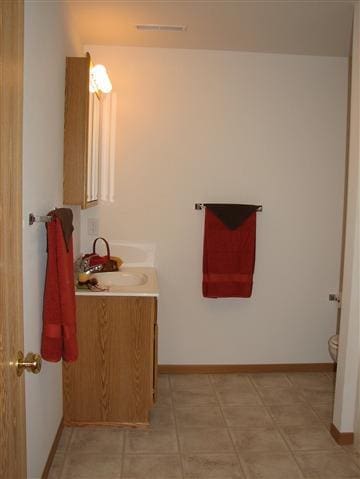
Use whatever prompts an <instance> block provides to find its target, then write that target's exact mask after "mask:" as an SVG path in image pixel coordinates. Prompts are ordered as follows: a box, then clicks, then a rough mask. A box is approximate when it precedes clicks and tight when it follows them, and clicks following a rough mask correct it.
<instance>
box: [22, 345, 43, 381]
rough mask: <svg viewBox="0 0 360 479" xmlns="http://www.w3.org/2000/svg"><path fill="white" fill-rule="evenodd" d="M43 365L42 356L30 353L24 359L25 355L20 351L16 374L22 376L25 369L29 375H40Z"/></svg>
mask: <svg viewBox="0 0 360 479" xmlns="http://www.w3.org/2000/svg"><path fill="white" fill-rule="evenodd" d="M41 363H42V359H41V356H40V354H34V353H28V354H27V355H26V358H25V359H24V353H23V352H22V351H19V352H18V355H17V361H16V373H17V375H18V376H21V375H22V373H23V371H24V369H26V371H27V372H29V373H33V374H38V373H39V372H40V371H41Z"/></svg>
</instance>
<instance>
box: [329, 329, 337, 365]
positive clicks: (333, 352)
mask: <svg viewBox="0 0 360 479" xmlns="http://www.w3.org/2000/svg"><path fill="white" fill-rule="evenodd" d="M328 343H329V353H330V356H331V358H332V360H333V361H335V363H336V362H337V355H338V348H339V335H338V334H334V336H331V338H330V339H329V342H328Z"/></svg>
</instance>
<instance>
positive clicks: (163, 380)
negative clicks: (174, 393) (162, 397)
mask: <svg viewBox="0 0 360 479" xmlns="http://www.w3.org/2000/svg"><path fill="white" fill-rule="evenodd" d="M157 387H158V390H160V389H161V390H165V391H167V390H169V389H170V381H169V375H168V374H159V375H158V378H157Z"/></svg>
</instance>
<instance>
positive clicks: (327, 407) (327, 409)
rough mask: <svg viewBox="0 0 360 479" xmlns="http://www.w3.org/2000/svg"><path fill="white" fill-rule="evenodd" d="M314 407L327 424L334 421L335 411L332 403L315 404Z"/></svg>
mask: <svg viewBox="0 0 360 479" xmlns="http://www.w3.org/2000/svg"><path fill="white" fill-rule="evenodd" d="M312 409H313V410H314V411H315V413H316V414H317V416H318V417H319V418H320V420H321V421H322V422H323V423H325V424H326V425H329V424H331V423H332V420H333V411H334V408H333V405H332V404H318V405H317V406H316V405H313V406H312Z"/></svg>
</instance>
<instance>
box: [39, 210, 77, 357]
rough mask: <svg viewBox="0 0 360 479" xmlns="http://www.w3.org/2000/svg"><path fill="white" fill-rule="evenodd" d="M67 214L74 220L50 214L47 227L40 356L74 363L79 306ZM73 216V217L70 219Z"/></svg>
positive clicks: (60, 213)
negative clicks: (65, 219) (76, 300)
mask: <svg viewBox="0 0 360 479" xmlns="http://www.w3.org/2000/svg"><path fill="white" fill-rule="evenodd" d="M64 214H65V216H66V214H67V215H68V219H69V217H70V218H71V220H70V221H72V212H71V210H70V209H68V208H60V209H59V210H54V211H51V212H50V213H49V216H52V218H53V219H52V221H51V222H50V223H47V224H46V229H47V246H48V259H47V267H46V279H45V291H44V308H43V333H42V344H41V355H42V357H43V358H44V359H45V360H46V361H53V362H56V361H60V360H61V358H63V359H64V360H65V361H75V360H76V359H77V356H78V348H77V341H76V306H75V286H74V266H73V262H74V259H73V244H72V237H71V233H72V229H73V228H72V226H71V225H70V226H71V229H69V225H67V228H66V225H65V224H64V223H65V221H64ZM69 215H70V216H69Z"/></svg>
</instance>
